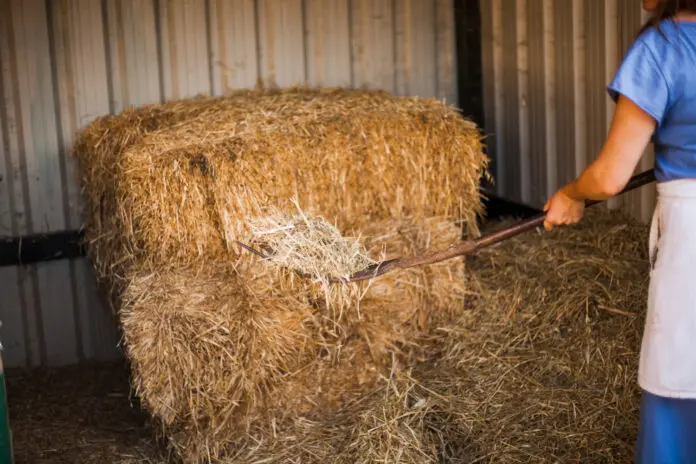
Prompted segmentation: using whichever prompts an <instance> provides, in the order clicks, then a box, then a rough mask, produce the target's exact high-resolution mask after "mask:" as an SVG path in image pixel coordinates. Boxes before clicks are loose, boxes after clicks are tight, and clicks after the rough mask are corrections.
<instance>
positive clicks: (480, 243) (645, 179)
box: [474, 169, 655, 250]
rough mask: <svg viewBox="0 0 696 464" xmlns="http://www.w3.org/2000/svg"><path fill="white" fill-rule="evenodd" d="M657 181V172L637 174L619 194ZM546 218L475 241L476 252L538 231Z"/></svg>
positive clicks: (544, 215)
mask: <svg viewBox="0 0 696 464" xmlns="http://www.w3.org/2000/svg"><path fill="white" fill-rule="evenodd" d="M654 181H655V170H654V169H650V170H648V171H645V172H642V173H640V174H637V175H635V176H633V177H631V180H630V181H628V184H626V187H624V189H623V190H622V191H621V192H620V193H619V195H621V194H623V193H626V192H630V191H631V190H635V189H637V188H639V187H642V186H644V185H647V184H649V183H651V182H654ZM597 203H602V201H598V200H592V201H587V202H585V206H594V205H596V204H597ZM545 218H546V212H543V213H541V214H537V215H536V216H533V217H531V218H529V219H526V220H524V221H522V222H520V223H518V224H515V225H512V226H510V227H507V228H505V229H503V230H500V231H498V232H493V233H491V234H488V235H484V236H483V237H481V238H479V239H477V240H476V241H474V243H475V244H476V250H480V249H481V248H486V247H489V246H491V245H494V244H496V243H500V242H502V241H504V240H507V239H509V238H512V237H515V236H517V235H519V234H521V233H523V232H527V231H528V230H531V229H536V228H537V227H540V226H542V225H543V224H544V219H545Z"/></svg>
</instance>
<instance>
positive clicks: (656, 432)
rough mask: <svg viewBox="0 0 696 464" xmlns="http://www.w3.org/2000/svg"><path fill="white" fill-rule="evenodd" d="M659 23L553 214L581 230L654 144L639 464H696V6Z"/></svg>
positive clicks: (657, 12) (677, 9)
mask: <svg viewBox="0 0 696 464" xmlns="http://www.w3.org/2000/svg"><path fill="white" fill-rule="evenodd" d="M643 8H645V9H646V10H648V12H650V13H651V19H650V20H649V21H648V22H647V23H646V25H645V27H644V28H643V29H642V31H641V32H640V33H639V35H638V37H637V38H636V40H635V42H634V44H633V45H632V46H631V48H630V50H629V51H628V53H627V54H626V56H625V58H624V60H623V62H622V63H621V65H620V67H619V70H618V71H617V73H616V75H615V76H614V78H613V80H612V81H611V83H610V84H609V86H608V89H607V90H608V93H609V96H610V97H611V98H612V99H613V100H614V101H615V102H616V108H615V113H614V118H613V121H612V123H611V127H610V130H609V134H608V136H607V139H606V141H605V143H604V146H603V147H602V149H601V152H600V153H599V155H598V156H597V158H596V160H595V161H593V162H592V163H591V164H590V165H589V166H588V167H587V168H586V169H585V170H584V171H583V172H582V174H581V175H580V176H579V177H578V178H577V179H575V180H574V181H573V182H571V183H569V184H568V185H566V186H564V187H563V188H561V189H560V190H559V191H557V192H556V193H555V194H554V195H553V196H552V197H551V199H550V200H549V201H548V203H547V204H546V206H545V207H544V210H545V211H546V218H545V222H544V227H545V228H546V229H547V230H550V229H551V228H553V227H554V226H560V225H567V224H575V223H577V222H579V221H580V220H581V219H582V216H583V212H584V206H585V203H584V202H585V200H605V199H608V198H610V197H612V196H614V195H616V194H618V193H620V191H621V190H622V189H623V188H624V187H625V186H626V184H627V183H628V180H629V179H630V177H631V175H632V174H633V173H634V172H635V169H636V167H637V165H638V162H639V160H640V158H641V156H642V154H643V152H644V150H645V148H646V147H647V145H648V144H649V143H650V142H651V141H652V142H653V144H654V147H655V177H656V180H657V191H658V199H657V207H656V208H655V214H654V216H653V220H652V225H651V232H650V243H649V247H650V253H649V254H650V262H651V271H650V285H649V290H648V309H647V315H646V321H645V326H644V331H643V339H642V345H641V351H640V361H639V369H638V384H639V386H640V387H641V390H642V399H641V406H640V419H639V430H638V437H637V443H636V454H635V458H636V462H637V463H696V0H681V1H679V0H649V1H643Z"/></svg>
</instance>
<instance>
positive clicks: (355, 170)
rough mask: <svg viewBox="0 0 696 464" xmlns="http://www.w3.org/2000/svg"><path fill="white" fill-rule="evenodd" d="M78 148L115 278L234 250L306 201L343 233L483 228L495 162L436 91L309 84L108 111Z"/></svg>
mask: <svg viewBox="0 0 696 464" xmlns="http://www.w3.org/2000/svg"><path fill="white" fill-rule="evenodd" d="M75 154H76V155H77V157H78V159H79V165H80V168H81V173H82V177H83V181H84V185H85V189H84V191H85V197H86V203H87V207H88V214H87V217H88V225H87V238H88V240H89V242H90V254H91V257H92V260H93V262H94V263H95V265H96V268H97V271H98V273H99V276H100V277H103V278H104V279H106V280H114V275H115V276H117V277H118V278H121V279H125V280H127V279H128V277H127V274H128V272H129V270H130V269H132V268H134V267H135V268H137V267H141V266H148V267H150V268H151V269H161V268H162V267H166V266H169V267H180V266H185V265H190V264H192V263H194V262H200V261H205V260H210V259H221V258H224V257H227V256H228V255H229V254H234V253H235V249H236V248H235V247H234V246H233V245H232V244H233V243H234V240H237V239H239V238H240V237H242V236H245V235H246V234H247V233H248V227H247V224H246V222H245V218H249V217H255V216H260V215H262V214H263V211H262V209H263V208H265V207H269V206H274V207H278V208H280V209H281V210H286V211H287V210H290V209H291V208H292V199H293V198H295V197H296V198H297V200H298V201H299V204H300V205H301V206H302V207H303V208H304V209H305V210H306V211H308V212H310V213H311V214H313V215H320V216H323V217H325V218H327V219H328V220H329V221H330V222H333V223H336V224H337V225H338V227H339V229H340V230H347V229H348V228H350V227H357V226H360V225H363V224H367V223H369V222H370V221H373V220H379V219H386V218H395V219H396V218H405V217H410V216H413V217H425V216H447V217H450V218H452V219H455V220H461V221H463V222H464V223H465V224H466V226H467V227H468V228H469V229H470V230H471V231H472V232H473V233H475V232H476V216H477V214H479V213H480V212H481V202H480V199H479V191H478V188H479V181H480V179H481V177H482V176H483V175H484V174H485V168H486V164H487V160H486V158H485V156H484V155H483V154H482V145H481V136H480V133H479V131H478V129H477V128H476V126H475V124H473V123H471V122H469V121H467V120H465V119H464V118H462V117H461V116H460V115H459V114H458V113H457V112H456V111H455V110H454V109H453V108H451V107H448V106H446V105H444V104H442V103H440V102H438V101H436V100H419V99H415V98H404V97H401V98H399V97H392V96H390V95H388V94H386V93H383V92H368V91H358V90H339V89H302V88H298V89H289V90H280V91H243V92H237V93H235V94H233V95H231V96H227V97H218V98H200V99H194V100H188V101H177V102H172V103H167V104H164V105H152V106H145V107H142V108H140V109H137V110H135V109H133V110H128V111H125V112H123V113H121V114H119V115H115V116H106V117H103V118H100V119H98V120H96V121H95V122H94V123H92V124H91V125H90V126H88V127H87V128H86V129H85V130H84V131H83V133H82V134H81V135H80V137H79V138H78V140H77V141H76V144H75Z"/></svg>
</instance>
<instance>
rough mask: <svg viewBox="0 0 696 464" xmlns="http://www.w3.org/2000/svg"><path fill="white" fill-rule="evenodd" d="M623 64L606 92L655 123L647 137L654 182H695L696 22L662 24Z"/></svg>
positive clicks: (643, 36) (636, 45)
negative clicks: (652, 154) (650, 139)
mask: <svg viewBox="0 0 696 464" xmlns="http://www.w3.org/2000/svg"><path fill="white" fill-rule="evenodd" d="M661 27H662V32H663V34H664V35H665V36H666V37H667V39H665V37H663V36H662V35H661V34H660V32H659V31H658V30H657V28H654V27H652V28H650V29H648V30H647V31H645V32H644V33H643V34H641V36H640V37H639V38H638V39H637V40H636V42H635V43H634V44H633V46H632V47H631V49H630V50H629V51H628V54H627V55H626V57H625V58H624V61H623V63H622V64H621V67H620V68H619V70H618V72H617V73H616V76H615V77H614V79H613V81H612V82H611V84H609V87H608V91H609V95H610V96H611V98H612V99H613V100H614V101H616V100H617V99H618V96H619V94H622V95H624V96H625V97H626V98H628V99H630V100H631V101H633V102H634V103H635V104H636V105H638V106H639V107H640V108H642V109H643V110H644V111H645V112H647V113H648V114H650V115H651V116H652V117H653V118H655V120H656V121H657V128H656V129H655V133H654V134H653V143H654V144H655V175H656V177H657V181H658V182H666V181H670V180H676V179H683V178H696V22H678V23H676V24H675V23H674V22H672V21H670V20H667V21H663V22H662V25H661Z"/></svg>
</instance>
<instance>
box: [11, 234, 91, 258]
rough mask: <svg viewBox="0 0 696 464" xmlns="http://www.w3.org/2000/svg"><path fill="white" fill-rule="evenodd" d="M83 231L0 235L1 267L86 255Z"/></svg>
mask: <svg viewBox="0 0 696 464" xmlns="http://www.w3.org/2000/svg"><path fill="white" fill-rule="evenodd" d="M83 239H84V236H83V233H82V231H77V230H66V231H62V232H53V233H50V234H37V235H25V236H23V237H0V267H1V266H21V265H26V264H34V263H39V262H44V261H55V260H59V259H74V258H79V257H82V256H85V249H84V246H83V241H84V240H83Z"/></svg>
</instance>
